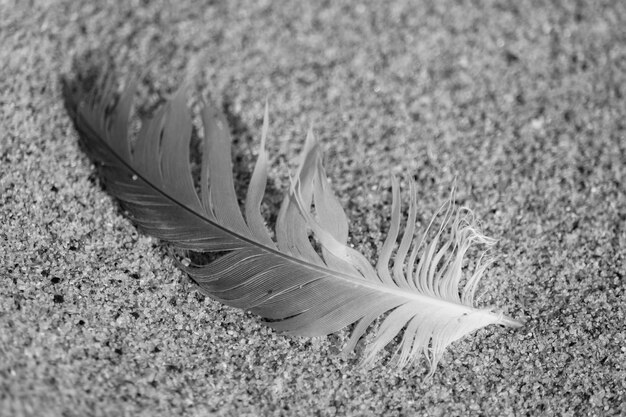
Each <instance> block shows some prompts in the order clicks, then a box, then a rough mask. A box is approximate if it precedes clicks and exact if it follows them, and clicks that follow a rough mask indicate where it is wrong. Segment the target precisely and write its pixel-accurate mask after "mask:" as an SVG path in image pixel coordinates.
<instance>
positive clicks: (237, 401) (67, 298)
mask: <svg viewBox="0 0 626 417" xmlns="http://www.w3.org/2000/svg"><path fill="white" fill-rule="evenodd" d="M27 3H32V4H27ZM169 3H170V2H165V1H161V2H159V1H155V2H151V1H129V2H114V1H97V2H96V1H92V2H88V1H84V2H76V1H69V0H68V1H47V2H44V1H33V2H22V1H15V2H13V1H7V0H2V1H0V39H1V40H2V43H1V44H0V68H1V73H2V77H1V79H0V276H1V277H2V285H1V286H0V415H3V416H10V415H11V416H23V415H24V416H91V415H93V416H100V415H102V416H109V415H110V416H121V415H129V416H131V415H132V416H135V415H145V416H161V415H162V416H172V415H185V416H187V415H189V416H203V415H225V416H229V415H252V416H256V415H259V416H261V415H389V416H393V415H409V416H412V415H429V416H460V415H484V416H516V415H520V416H526V415H528V416H538V415H546V416H551V415H563V416H587V415H589V416H605V415H626V406H625V405H624V404H626V394H625V392H626V371H625V369H624V368H625V364H626V348H625V346H626V330H625V324H624V323H625V319H626V302H625V286H626V278H625V275H624V274H625V271H626V269H625V253H626V252H625V250H626V249H625V248H626V193H625V187H624V178H625V175H626V171H625V168H624V163H625V161H626V138H625V125H624V120H625V116H626V104H625V103H626V101H625V99H624V95H625V94H626V87H625V86H626V3H624V2H622V1H613V2H602V3H601V2H597V3H595V2H580V3H579V4H578V5H574V2H563V3H566V4H567V5H568V6H563V7H557V6H555V5H553V4H544V2H541V1H536V2H527V1H521V2H515V3H513V2H508V3H505V2H502V3H498V2H485V3H481V4H482V6H481V7H480V8H478V6H477V5H471V4H469V2H464V1H455V2H452V1H442V2H435V1H432V2H408V1H407V2H404V1H391V2H374V1H372V2H369V3H364V2H362V3H359V4H353V3H348V2H332V3H331V2H326V4H322V3H319V4H309V2H306V3H305V2H302V3H299V2H269V1H265V2H254V1H249V2H245V1H238V2H234V1H233V2H228V3H226V2H223V3H222V2H207V1H199V0H195V1H193V0H188V1H180V2H176V3H177V4H178V5H177V6H172V5H170V4H169ZM172 3H174V2H172ZM199 54H205V56H206V66H205V67H204V68H203V71H202V73H201V76H200V80H199V83H198V84H199V90H200V91H201V93H202V94H203V95H204V96H205V97H208V98H209V99H211V100H213V101H215V102H217V103H219V104H220V105H222V106H223V107H224V108H225V109H226V110H227V111H228V114H229V117H230V119H231V122H232V127H233V131H234V136H235V144H236V146H235V148H236V149H235V152H236V155H238V157H237V160H236V162H237V163H236V166H237V170H238V172H237V177H238V178H244V179H245V178H246V175H247V174H243V173H244V172H247V171H248V170H249V169H250V167H251V164H252V161H253V157H254V153H255V149H256V148H255V147H256V145H257V144H258V138H259V132H260V127H261V118H262V109H263V104H264V102H265V98H266V97H269V101H270V104H271V135H270V136H271V137H270V140H269V144H268V147H269V152H270V157H271V163H272V171H271V173H270V177H271V182H270V189H269V190H268V194H269V198H268V201H267V204H266V207H265V209H266V212H267V214H268V217H269V218H270V221H271V218H272V216H274V217H275V215H276V212H275V209H276V207H277V205H278V202H279V201H280V198H281V193H282V190H284V189H285V187H286V184H287V178H288V177H287V172H288V169H289V168H293V166H294V162H293V161H294V158H295V155H297V153H298V151H299V150H300V148H301V147H302V144H303V142H304V135H305V132H306V130H307V129H308V127H309V125H311V124H313V125H314V127H315V130H316V132H317V133H318V135H319V137H320V140H321V141H322V147H323V148H324V151H325V154H326V157H325V161H326V162H325V164H326V167H327V171H328V175H329V177H330V178H331V179H332V181H333V187H334V189H335V191H336V192H337V194H338V195H339V196H340V198H341V201H342V203H343V205H344V207H345V208H346V211H347V213H348V215H349V217H350V218H351V220H352V223H351V234H352V237H351V242H352V243H353V244H354V245H355V247H357V248H358V249H359V250H361V251H363V252H365V253H366V254H368V256H370V257H371V258H372V260H373V261H375V256H376V255H375V253H376V249H377V248H378V247H380V245H381V242H382V239H383V237H384V233H385V232H386V230H387V229H388V217H389V208H390V174H392V173H394V174H398V175H413V176H414V178H415V179H416V180H417V183H418V186H419V187H420V201H421V203H420V209H419V213H418V218H419V219H420V222H421V224H423V223H424V222H425V221H427V220H428V219H429V217H430V215H431V214H432V213H433V212H434V210H436V208H437V207H438V205H439V204H440V202H441V201H442V199H443V198H444V197H445V196H446V194H447V192H448V190H449V187H450V184H451V182H452V181H453V179H454V178H455V177H456V178H457V182H458V188H459V202H460V203H462V204H465V205H467V206H469V207H471V208H472V209H473V210H475V212H476V213H477V215H478V217H479V218H480V219H481V221H482V225H483V228H484V230H485V232H487V233H488V234H489V235H490V236H493V237H494V238H496V239H498V240H499V243H498V245H497V247H496V249H495V252H494V253H495V255H496V256H497V257H498V261H497V263H496V264H495V265H494V266H493V267H492V268H491V269H490V270H489V272H488V274H487V277H486V279H485V281H484V284H483V288H484V289H485V291H486V295H485V296H484V297H483V299H482V303H483V304H484V305H491V304H493V305H497V306H499V307H500V308H503V309H505V311H507V312H508V313H509V314H510V315H512V316H514V317H518V318H525V320H526V325H525V327H523V328H522V329H519V330H509V329H503V328H498V327H489V328H486V329H483V330H481V331H479V332H477V333H476V334H474V335H472V336H471V337H468V338H466V339H463V340H461V341H459V342H456V343H454V344H453V345H452V346H451V348H450V349H449V350H448V351H447V353H446V354H445V356H444V358H443V361H442V363H441V365H440V367H439V369H438V371H437V373H436V374H435V375H434V377H433V379H432V380H427V381H424V372H425V369H426V368H425V366H416V367H414V368H411V369H408V370H404V371H402V372H397V371H396V370H395V369H393V368H391V367H389V366H387V363H386V361H385V357H384V355H383V357H381V359H380V361H379V362H378V363H377V364H376V365H375V366H374V367H373V368H371V369H363V368H360V367H358V365H357V360H356V357H350V358H348V359H344V358H342V357H341V356H340V355H338V351H339V350H340V349H341V344H342V342H343V341H345V339H346V337H347V336H348V332H347V331H346V332H342V333H340V334H337V335H332V336H329V337H325V338H319V339H305V338H292V337H285V336H282V335H279V334H276V333H275V332H273V331H271V330H270V329H268V328H267V327H264V326H263V325H262V324H260V322H259V320H257V319H256V318H255V317H254V316H251V315H249V314H245V313H243V312H241V311H239V310H235V309H231V308H228V307H225V306H222V305H220V304H219V303H216V302H214V301H212V300H210V299H209V298H206V297H203V296H201V295H200V294H198V293H197V292H196V291H194V290H193V286H192V285H191V283H190V282H189V280H188V278H187V277H185V276H184V274H182V273H181V272H180V271H178V270H177V269H176V267H175V265H174V264H173V262H172V260H171V259H170V257H169V254H168V250H167V247H166V246H164V245H163V244H161V243H159V242H157V241H156V240H154V239H151V238H149V237H146V236H143V235H139V234H138V233H137V232H136V231H135V229H134V227H133V226H132V224H131V223H130V222H129V221H128V220H127V219H125V218H124V217H123V216H122V214H121V212H120V210H119V208H118V206H117V205H116V203H115V202H114V201H113V200H112V199H111V198H110V197H109V196H108V195H107V194H106V192H105V191H103V190H102V189H101V187H99V183H98V180H97V177H96V175H95V173H94V169H93V167H92V166H91V165H90V162H89V161H88V160H87V158H86V157H85V155H84V154H83V153H82V152H81V151H80V149H79V147H78V145H77V137H76V133H75V131H74V130H73V127H72V125H71V123H70V120H69V119H68V117H67V114H66V112H65V110H64V108H63V103H62V97H61V90H60V77H61V76H64V75H65V76H72V75H74V74H75V71H76V70H77V68H83V67H84V66H85V64H86V63H89V62H90V63H93V62H96V63H98V62H100V63H104V62H112V63H113V64H114V65H115V68H116V70H117V71H118V72H119V73H120V76H122V77H123V76H126V75H127V74H132V73H135V72H137V71H140V70H141V69H142V68H143V67H144V65H145V63H147V62H150V63H151V64H152V67H151V70H150V71H149V72H148V75H147V81H146V85H148V86H149V89H151V90H150V91H151V92H152V94H153V96H154V95H155V94H157V93H165V92H167V91H170V90H171V88H172V87H173V86H175V85H176V84H177V83H179V82H180V80H181V77H182V75H183V68H185V66H186V64H187V63H188V62H189V60H190V59H191V58H192V57H194V56H198V55H199ZM149 93H150V92H149ZM238 185H239V186H240V187H243V186H245V184H239V183H238Z"/></svg>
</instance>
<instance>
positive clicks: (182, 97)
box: [64, 77, 521, 374]
mask: <svg viewBox="0 0 626 417" xmlns="http://www.w3.org/2000/svg"><path fill="white" fill-rule="evenodd" d="M136 88H137V80H133V81H131V82H130V83H128V86H127V87H126V88H125V89H124V90H123V92H122V93H121V94H120V95H119V98H118V99H117V101H115V100H114V96H115V88H114V87H113V83H112V81H111V78H110V77H107V78H106V80H105V81H104V82H103V83H101V84H100V87H99V88H96V89H94V90H93V91H90V92H83V91H79V90H77V89H75V88H74V89H73V88H71V87H70V86H69V84H67V83H66V84H65V88H64V96H65V103H66V108H67V109H68V113H69V115H70V116H71V118H72V119H73V121H74V124H75V127H76V129H77V131H78V133H79V137H80V141H81V144H82V145H83V148H84V150H85V151H86V153H87V154H88V155H89V157H90V158H91V159H92V161H93V162H94V164H95V165H96V166H97V168H98V170H99V171H100V174H101V178H102V181H103V182H104V183H105V184H106V187H107V190H108V191H109V192H110V193H111V194H112V195H113V196H115V197H116V198H117V199H118V200H119V202H120V204H121V205H122V207H123V208H124V209H125V210H126V212H127V213H128V216H129V217H130V218H131V219H132V221H133V222H134V223H135V224H136V226H137V227H138V228H139V229H140V230H141V231H142V232H144V233H147V234H149V235H152V236H155V237H157V238H159V239H162V240H164V241H167V242H169V243H170V244H172V245H173V246H175V247H177V248H180V249H184V250H190V251H196V252H205V253H207V252H219V253H221V254H222V255H221V256H219V257H218V258H217V259H215V260H214V261H212V262H209V263H206V264H195V263H193V264H187V265H183V264H182V263H181V265H180V266H181V268H183V269H184V271H185V272H186V273H187V274H189V276H190V277H191V278H192V279H193V280H194V281H195V282H196V283H197V285H198V286H199V288H200V289H201V290H202V291H203V292H204V293H206V294H208V295H209V296H210V297H212V298H213V299H215V300H218V301H220V302H222V303H224V304H227V305H230V306H233V307H237V308H241V309H244V310H246V311H250V312H252V313H254V314H257V315H259V316H261V317H263V318H264V319H265V322H266V323H267V325H269V326H271V327H273V328H274V329H277V330H279V331H282V332H285V333H288V334H294V335H304V336H321V335H327V334H330V333H333V332H337V331H339V330H341V329H342V328H344V327H346V326H349V325H351V324H355V325H354V327H353V329H352V334H351V337H350V340H349V341H348V343H347V345H346V347H345V351H346V352H349V351H351V350H352V349H353V348H354V347H355V345H356V344H357V342H358V341H359V339H361V337H362V336H363V335H364V334H365V333H366V332H367V330H368V329H369V328H370V327H371V325H372V324H373V323H374V322H376V321H377V320H378V321H379V323H380V324H379V325H378V328H377V330H376V331H375V335H374V336H373V337H372V341H371V343H369V345H368V347H367V350H366V352H365V353H364V362H365V363H371V362H373V361H374V360H375V358H376V357H377V356H378V354H379V353H380V351H381V350H383V349H384V348H385V346H386V345H388V344H390V343H391V342H392V341H393V340H394V339H396V337H398V336H399V335H401V338H399V339H398V340H399V342H398V343H397V349H396V352H395V355H394V358H395V363H397V365H398V366H399V367H404V366H407V365H409V364H412V363H414V362H415V361H416V360H418V359H419V358H420V357H425V358H426V359H427V361H428V363H429V364H430V370H431V371H430V372H431V374H432V372H434V370H435V367H436V366H437V363H438V361H439V359H440V358H441V356H442V354H443V351H444V349H445V348H446V347H447V346H448V345H449V344H450V343H451V342H453V341H455V340H457V339H459V338H461V337H463V336H465V335H467V334H469V333H471V332H473V331H475V330H477V329H480V328H482V327H484V326H487V325H490V324H500V325H505V326H511V327H518V326H521V323H520V322H519V321H517V320H514V319H511V318H509V317H506V316H504V315H503V314H502V313H501V312H498V311H494V310H492V309H481V308H476V307H475V306H474V304H473V303H474V292H475V289H476V286H477V285H478V283H479V281H480V278H481V276H482V275H483V272H484V271H485V269H486V267H487V266H488V264H489V262H483V261H482V257H481V258H480V260H479V261H478V262H476V266H475V268H474V270H473V274H472V275H471V276H469V278H468V279H467V280H466V282H465V285H464V286H463V288H460V282H461V280H462V276H463V269H464V268H463V261H464V257H465V254H466V252H467V250H468V249H469V248H470V246H472V245H474V244H482V245H485V246H489V245H490V244H492V243H493V241H492V240H491V239H488V238H486V237H485V236H483V235H482V234H481V233H480V232H479V231H478V228H477V227H476V225H475V222H474V220H473V216H472V214H471V212H470V211H469V210H467V209H462V208H457V207H455V206H454V204H453V201H452V198H451V199H450V201H448V202H446V204H445V205H444V206H443V207H442V209H441V210H440V211H439V213H437V214H436V215H435V216H434V217H433V221H431V224H430V225H429V227H428V229H427V230H426V232H425V233H424V234H423V237H422V238H421V239H419V238H418V237H417V236H416V234H415V219H416V206H417V194H416V185H415V184H414V182H413V181H410V182H409V204H408V215H407V216H406V219H403V218H402V214H401V213H402V204H401V200H402V199H401V193H400V186H399V180H398V179H397V178H392V188H393V199H392V207H391V212H392V213H391V226H390V230H389V233H388V235H387V238H386V240H385V242H384V244H383V245H382V248H381V250H380V253H379V256H378V263H377V265H376V267H374V266H372V265H371V263H370V262H369V261H368V260H367V259H366V258H365V257H364V256H363V255H362V254H361V253H359V252H358V251H356V250H354V249H353V248H351V247H350V246H348V243H347V241H348V228H349V227H348V220H347V217H346V215H345V213H344V211H343V209H342V208H341V205H340V204H339V201H338V200H337V198H336V197H335V195H334V194H333V192H332V190H331V187H330V185H329V183H328V180H327V178H326V174H325V172H324V169H323V167H322V162H321V160H322V159H321V154H320V147H319V144H318V142H317V140H316V138H315V136H314V134H313V132H312V131H309V134H308V135H307V140H306V143H305V146H304V149H303V151H302V154H301V160H300V165H299V167H298V169H297V172H296V173H295V175H293V177H291V185H290V187H289V190H287V192H286V194H285V198H284V201H283V203H282V206H281V208H280V212H279V214H278V219H277V224H276V233H275V240H273V239H272V237H271V234H270V233H269V231H268V229H267V227H266V225H265V222H264V220H263V217H262V216H261V213H260V205H261V202H262V198H263V194H264V191H265V183H266V179H267V169H268V156H267V154H266V151H265V142H266V140H267V134H268V111H267V103H266V109H265V116H264V122H263V129H262V135H261V149H260V150H259V156H258V160H257V162H256V166H255V168H254V171H253V174H252V178H251V180H250V185H249V188H248V191H247V196H246V200H245V207H244V210H243V212H242V210H241V209H240V207H239V204H238V201H237V197H236V194H235V189H234V183H233V174H232V162H231V155H230V152H231V136H230V133H229V129H228V125H227V122H226V118H225V117H224V116H223V115H222V114H221V112H220V111H219V110H218V109H216V108H214V107H212V106H209V105H204V106H203V108H202V110H201V118H202V122H203V126H204V140H203V150H202V167H201V174H200V175H201V178H200V181H199V185H200V192H197V191H196V187H195V185H194V180H193V178H192V174H191V166H190V156H189V152H190V136H191V117H190V114H189V109H188V107H187V105H186V100H187V95H188V89H189V82H188V81H186V82H185V83H184V84H183V86H182V87H181V88H179V89H178V91H176V92H175V93H174V94H173V95H172V96H171V98H170V99H169V100H167V102H166V103H165V104H164V105H163V106H161V107H160V108H159V109H157V110H156V112H155V113H154V116H153V118H152V119H150V120H145V121H143V122H142V126H141V129H140V131H139V133H138V135H137V137H136V139H131V137H130V135H129V134H128V130H129V127H128V122H129V118H130V113H131V107H132V103H133V96H134V94H135V91H136ZM437 219H439V220H440V225H439V227H438V228H436V227H435V226H434V225H435V223H436V222H437ZM311 234H312V236H313V237H314V239H315V241H316V242H317V243H318V244H319V246H320V250H316V248H315V247H314V246H313V244H312V243H311V240H310V238H309V237H310V235H311ZM431 235H434V236H431ZM390 264H391V265H392V266H391V267H390ZM372 332H374V331H372Z"/></svg>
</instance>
